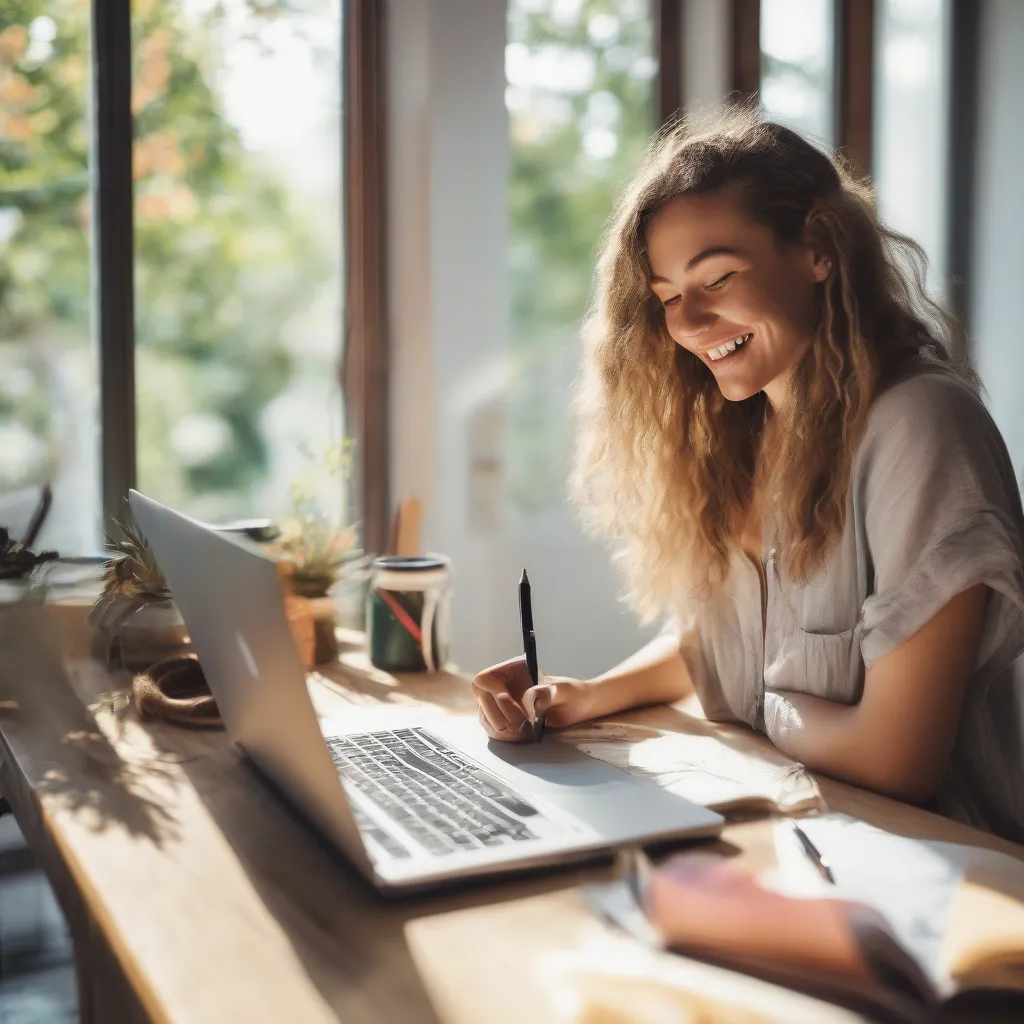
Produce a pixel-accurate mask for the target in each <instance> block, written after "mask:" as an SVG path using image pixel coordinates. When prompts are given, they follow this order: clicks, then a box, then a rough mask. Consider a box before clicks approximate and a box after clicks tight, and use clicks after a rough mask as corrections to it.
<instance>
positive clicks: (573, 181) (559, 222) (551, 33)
mask: <svg viewBox="0 0 1024 1024" xmlns="http://www.w3.org/2000/svg"><path fill="white" fill-rule="evenodd" d="M567 6H569V5H564V4H563V5H551V4H547V3H537V2H532V3H528V2H524V0H511V2H510V4H509V43H510V45H511V50H512V51H513V52H512V53H511V54H510V61H509V72H510V89H509V121H510V138H511V146H510V161H511V166H510V174H509V188H508V199H509V218H510V275H511V276H510V283H511V340H512V349H513V353H514V358H515V361H514V366H513V373H514V377H513V384H512V396H511V398H512V400H511V412H510V436H511V444H510V446H509V451H508V452H507V463H508V466H509V481H508V489H509V493H508V499H509V501H510V503H511V504H512V505H513V506H514V507H517V508H518V509H520V510H521V511H523V512H525V513H528V514H529V513H537V512H542V511H544V510H546V509H548V508H551V507H552V506H557V505H559V504H561V503H562V502H563V500H564V491H565V479H566V471H567V455H568V453H567V423H566V408H565V392H566V386H567V385H568V382H569V380H570V379H571V376H572V373H573V371H574V368H575V365H576V362H577V358H578V332H579V325H580V321H581V319H582V317H583V314H584V313H585V311H586V307H587V302H588V299H589V295H590V291H591V286H592V281H593V272H594V263H595V259H596V255H597V248H598V244H599V242H600V239H601V235H602V232H603V230H604V226H605V224H606V222H607V220H608V217H609V215H610V213H611V210H612V206H613V204H614V201H615V197H616V195H617V193H618V190H619V189H620V187H621V186H622V185H623V184H624V182H625V181H626V180H627V179H628V177H629V176H630V174H631V173H632V172H633V171H634V170H635V169H636V167H637V166H638V164H639V162H640V160H641V158H642V155H643V152H644V150H645V148H646V146H647V143H648V141H649V139H650V136H651V132H652V129H653V125H654V115H653V104H652V88H651V86H652V75H653V73H654V70H655V65H654V62H653V59H652V26H651V14H650V4H649V3H648V2H644V0H582V2H581V3H580V4H579V9H578V13H577V14H576V16H575V17H566V16H565V15H564V12H563V11H560V10H559V7H561V8H565V7H567ZM523 47H525V50H524V49H522V48H523ZM524 54H525V55H526V59H527V60H529V61H530V62H532V64H533V66H534V67H535V68H536V67H538V65H543V66H544V67H547V68H549V69H551V68H554V69H556V70H554V71H548V72H547V73H545V72H544V71H543V70H540V71H538V73H537V74H536V76H534V77H535V78H540V79H544V80H545V81H543V82H542V83H541V84H536V82H535V84H532V85H529V86H521V85H518V84H517V82H516V78H517V71H516V68H517V66H518V63H519V62H520V61H522V60H523V59H524ZM559 69H560V70H559ZM591 71H592V74H591ZM560 73H561V74H562V75H564V78H563V80H562V81H561V82H559V81H558V80H557V79H558V76H559V74H560ZM588 132H590V133H592V134H591V137H590V139H588ZM593 133H596V136H595V134H593ZM609 135H610V136H611V137H612V138H613V139H614V142H613V143H612V145H614V152H610V153H609V152H608V150H609V149H610V148H611V146H610V145H609ZM598 136H600V138H598ZM595 141H597V142H600V143H601V144H602V145H603V146H604V149H603V151H602V149H601V148H600V147H599V146H597V145H595ZM588 143H589V146H588ZM605 154H606V155H605Z"/></svg>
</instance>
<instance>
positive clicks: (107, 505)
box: [91, 0, 135, 529]
mask: <svg viewBox="0 0 1024 1024" xmlns="http://www.w3.org/2000/svg"><path fill="white" fill-rule="evenodd" d="M91 42H92V52H93V79H92V88H93V118H92V138H93V168H94V175H95V177H94V183H93V189H92V203H93V217H92V225H93V227H92V231H93V251H94V253H95V264H94V276H93V281H94V285H93V287H94V291H95V298H96V301H95V302H94V309H95V314H94V315H95V328H94V329H95V331H96V336H97V338H98V341H99V355H100V430H101V433H100V443H101V463H102V467H103V468H102V476H103V491H102V493H103V513H104V526H105V528H107V529H109V528H110V522H111V520H112V519H120V518H122V517H123V515H124V513H123V499H124V498H125V497H126V496H127V493H128V489H129V488H130V487H133V486H134V485H135V314H134V294H133V269H134V221H133V193H132V109H131V92H132V66H131V60H132V48H131V4H130V0H92V40H91Z"/></svg>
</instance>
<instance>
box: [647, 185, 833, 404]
mask: <svg viewBox="0 0 1024 1024" xmlns="http://www.w3.org/2000/svg"><path fill="white" fill-rule="evenodd" d="M647 253H648V259H649V261H650V267H651V289H652V290H653V291H654V294H655V295H657V296H658V299H659V300H660V301H661V303H662V305H663V306H664V308H665V323H666V324H667V326H668V332H669V334H670V335H671V337H672V340H673V341H674V342H675V343H676V344H677V345H681V346H682V347H683V348H685V349H686V350H687V351H688V352H692V353H693V354H694V355H695V356H697V357H698V358H699V359H702V360H703V361H704V362H705V363H706V364H707V366H708V367H709V368H710V370H711V372H712V373H713V374H714V375H715V380H716V381H717V382H718V386H719V388H720V389H721V391H722V394H723V395H724V396H725V397H726V398H727V399H729V400H730V401H733V402H739V401H742V400H743V399H745V398H750V397H751V395H755V394H757V392H759V391H764V392H765V393H766V394H767V396H768V399H769V401H770V402H771V403H772V405H773V406H776V407H779V406H781V405H782V404H783V403H784V402H785V397H786V390H787V379H788V375H789V371H790V370H791V369H792V368H793V367H794V366H795V365H796V364H797V362H798V361H799V360H800V357H801V356H802V355H803V353H804V352H805V351H806V349H807V346H808V345H810V344H811V342H812V340H813V337H814V328H815V302H814V290H815V286H816V285H817V284H819V283H820V282H822V281H824V280H825V278H826V277H828V273H829V269H830V267H831V264H830V263H829V262H828V260H827V257H825V256H824V255H823V254H822V253H819V252H817V251H815V249H814V248H813V247H812V246H810V245H809V244H805V243H798V244H794V245H789V246H780V245H779V244H778V243H776V241H775V236H774V235H773V234H772V231H771V229H769V228H767V227H764V226H763V225H761V224H757V223H755V222H754V221H752V220H750V218H749V217H747V216H746V214H745V213H744V212H743V210H742V208H741V206H740V203H739V197H738V195H737V194H736V192H735V191H734V190H722V191H721V192H717V193H714V194H712V195H708V196H687V197H685V198H682V199H674V200H672V202H670V203H668V204H666V205H665V206H664V207H662V209H660V210H659V211H658V212H657V213H656V214H655V215H654V217H653V218H652V220H651V223H650V226H649V227H648V229H647Z"/></svg>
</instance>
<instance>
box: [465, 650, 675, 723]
mask: <svg viewBox="0 0 1024 1024" xmlns="http://www.w3.org/2000/svg"><path fill="white" fill-rule="evenodd" d="M691 689H692V685H691V682H690V674H689V672H688V671H687V668H686V664H685V663H684V662H683V658H682V655H681V654H680V653H679V637H678V636H676V635H675V634H669V633H663V634H661V635H659V636H657V637H655V638H654V639H653V640H652V641H651V642H650V643H649V644H647V645H646V646H645V647H643V648H641V650H639V651H637V653H636V654H634V655H632V656H630V657H629V658H627V659H626V660H625V661H624V662H622V663H621V664H619V665H617V666H616V667H615V668H613V669H611V670H610V671H608V672H605V673H604V674H603V675H600V676H598V677H597V678H596V679H587V680H583V679H567V678H564V677H561V676H543V677H542V679H541V683H540V685H539V686H531V681H530V676H529V673H528V672H527V670H526V662H525V661H524V660H523V659H522V658H513V659H512V660H511V661H506V662H503V663H502V664H500V665H494V666H493V667H491V668H489V669H486V670H484V671H483V672H481V673H480V674H479V675H478V676H477V677H476V679H474V680H473V693H474V694H475V696H476V699H477V703H478V704H479V706H480V722H481V724H482V725H483V727H484V728H485V729H486V730H487V733H488V734H489V735H490V736H493V737H494V738H495V739H500V740H521V739H526V738H527V734H528V730H526V726H525V723H527V722H528V721H531V720H532V719H533V718H534V717H535V716H536V715H537V714H539V713H540V712H541V711H547V723H548V725H550V726H553V727H556V728H557V727H561V726H567V725H575V724H576V723H577V722H583V721H586V720H587V719H590V718H601V717H602V716H603V715H611V714H614V713H615V712H616V711H622V710H624V709H625V708H632V707H639V706H640V705H643V704H662V703H667V702H671V701H676V700H681V699H682V698H683V697H685V696H687V694H689V693H690V691H691Z"/></svg>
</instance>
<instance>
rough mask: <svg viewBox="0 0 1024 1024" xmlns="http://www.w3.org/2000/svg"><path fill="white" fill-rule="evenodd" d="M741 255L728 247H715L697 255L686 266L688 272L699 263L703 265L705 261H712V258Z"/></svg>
mask: <svg viewBox="0 0 1024 1024" xmlns="http://www.w3.org/2000/svg"><path fill="white" fill-rule="evenodd" d="M739 255H740V253H739V251H738V250H736V249H731V248H729V246H727V245H713V246H712V247H711V248H710V249H705V250H704V251H703V252H699V253H697V255H696V256H694V257H693V259H692V260H690V262H689V263H687V264H686V269H687V272H689V271H691V270H693V268H694V267H695V266H697V264H698V263H703V262H704V260H709V259H711V257H712V256H739Z"/></svg>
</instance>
